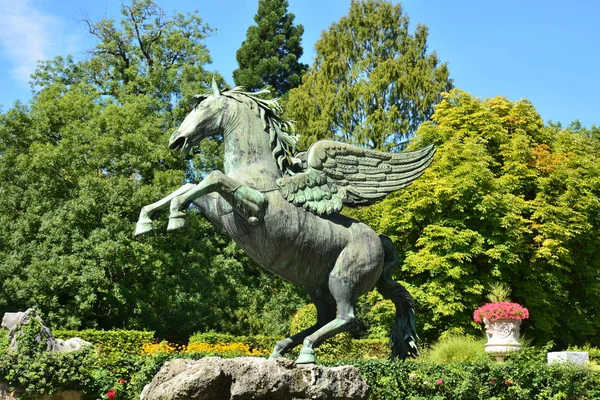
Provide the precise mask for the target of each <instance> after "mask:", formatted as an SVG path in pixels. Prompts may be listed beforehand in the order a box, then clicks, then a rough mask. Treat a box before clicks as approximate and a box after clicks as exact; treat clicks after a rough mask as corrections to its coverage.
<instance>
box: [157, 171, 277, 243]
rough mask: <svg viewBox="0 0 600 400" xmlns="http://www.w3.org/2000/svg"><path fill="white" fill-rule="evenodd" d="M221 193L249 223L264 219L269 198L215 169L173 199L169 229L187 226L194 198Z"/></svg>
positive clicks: (253, 223) (256, 222)
mask: <svg viewBox="0 0 600 400" xmlns="http://www.w3.org/2000/svg"><path fill="white" fill-rule="evenodd" d="M213 192H216V193H219V194H220V195H221V197H223V198H224V199H225V200H226V201H227V202H228V203H229V204H230V205H231V206H232V207H233V209H234V210H235V211H237V212H238V213H239V214H240V215H241V216H243V217H244V218H246V220H247V221H248V223H250V224H252V225H257V224H258V223H259V222H261V221H262V220H263V219H264V216H265V210H266V207H267V199H266V198H265V196H264V195H263V194H262V193H261V192H259V191H258V190H255V189H252V188H251V187H249V186H247V185H245V184H243V183H242V182H240V181H237V180H235V179H233V178H230V177H228V176H227V175H225V174H224V173H222V172H221V171H213V172H211V173H210V174H208V176H207V177H206V178H205V179H204V180H203V181H202V182H200V183H199V184H198V185H196V186H195V187H194V188H193V189H191V190H189V191H186V192H185V193H183V194H182V195H180V196H177V197H175V198H173V199H172V200H171V207H170V208H171V215H169V225H168V227H167V230H168V231H172V230H175V229H179V228H181V227H183V226H185V212H184V211H183V210H185V209H186V208H187V207H188V206H189V205H190V204H191V203H192V202H193V201H194V200H196V199H198V198H199V197H202V196H204V195H207V194H208V193H213Z"/></svg>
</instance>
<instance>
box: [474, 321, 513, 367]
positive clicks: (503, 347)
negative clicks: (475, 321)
mask: <svg viewBox="0 0 600 400" xmlns="http://www.w3.org/2000/svg"><path fill="white" fill-rule="evenodd" d="M483 323H484V324H485V333H486V334H487V338H488V341H487V343H486V345H485V352H486V353H488V354H490V355H492V356H493V357H494V358H495V359H496V361H504V358H505V357H506V355H507V354H508V353H510V352H511V351H520V350H521V347H522V345H521V343H520V342H519V336H520V326H521V320H515V319H500V320H497V321H490V320H488V319H486V318H484V319H483Z"/></svg>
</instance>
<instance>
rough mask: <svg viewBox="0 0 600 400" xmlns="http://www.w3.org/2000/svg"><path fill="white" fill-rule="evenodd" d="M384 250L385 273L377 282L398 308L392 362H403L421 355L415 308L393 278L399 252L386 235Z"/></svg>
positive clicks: (383, 294)
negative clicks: (398, 359)
mask: <svg viewBox="0 0 600 400" xmlns="http://www.w3.org/2000/svg"><path fill="white" fill-rule="evenodd" d="M379 239H381V244H382V245H383V249H384V255H385V258H384V263H383V272H382V273H381V276H380V277H379V280H378V281H377V284H376V287H377V290H378V291H379V293H381V295H382V296H383V297H384V298H385V299H388V300H391V301H392V302H393V303H394V305H395V306H396V321H395V322H394V327H393V328H392V336H391V339H390V342H391V346H392V355H391V356H390V360H394V359H395V358H396V357H398V358H400V359H401V360H404V359H406V357H416V356H418V355H419V350H418V349H417V340H419V335H417V328H416V326H415V306H414V302H413V299H412V297H411V296H410V294H409V293H408V291H407V290H406V289H405V288H404V286H402V285H401V284H399V283H398V282H396V281H395V280H394V279H393V278H392V273H393V272H394V270H395V269H396V266H397V265H398V250H397V249H396V245H394V242H392V239H390V238H389V237H387V236H385V235H379Z"/></svg>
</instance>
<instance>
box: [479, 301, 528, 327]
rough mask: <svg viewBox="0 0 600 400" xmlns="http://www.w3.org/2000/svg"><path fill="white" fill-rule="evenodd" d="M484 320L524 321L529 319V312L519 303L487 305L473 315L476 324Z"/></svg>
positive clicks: (504, 302) (503, 302)
mask: <svg viewBox="0 0 600 400" xmlns="http://www.w3.org/2000/svg"><path fill="white" fill-rule="evenodd" d="M483 318H485V319H487V320H489V321H498V320H499V319H515V320H522V319H527V318H529V310H527V309H526V308H525V307H523V306H522V305H520V304H518V303H510V302H507V301H502V302H499V303H487V304H486V305H484V306H482V307H479V308H478V309H477V310H475V314H473V320H474V321H475V322H482V320H483Z"/></svg>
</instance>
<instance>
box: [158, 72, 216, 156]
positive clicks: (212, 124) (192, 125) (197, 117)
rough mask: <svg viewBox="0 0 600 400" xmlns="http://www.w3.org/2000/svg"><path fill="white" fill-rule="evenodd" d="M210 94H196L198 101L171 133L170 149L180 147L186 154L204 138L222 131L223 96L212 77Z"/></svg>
mask: <svg viewBox="0 0 600 400" xmlns="http://www.w3.org/2000/svg"><path fill="white" fill-rule="evenodd" d="M212 89H213V92H212V94H204V95H197V96H196V99H198V102H197V103H196V105H195V106H194V108H193V109H192V111H191V112H190V113H189V114H188V115H187V117H185V119H184V120H183V122H182V123H181V125H180V126H179V128H177V130H176V131H175V132H173V134H172V135H171V138H170V140H169V148H170V149H180V150H181V152H182V153H183V154H187V153H188V152H189V151H190V150H191V149H192V148H193V147H194V146H197V145H198V144H199V143H200V142H201V141H202V140H203V139H204V138H206V137H209V136H214V135H218V134H221V133H222V132H223V127H222V121H223V108H224V104H225V98H224V97H223V96H221V92H219V88H218V87H217V84H216V82H215V80H214V79H213V84H212Z"/></svg>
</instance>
